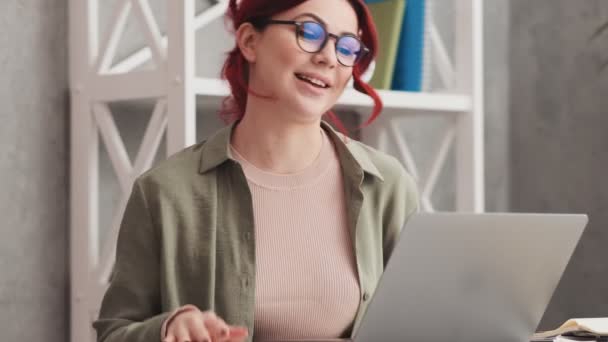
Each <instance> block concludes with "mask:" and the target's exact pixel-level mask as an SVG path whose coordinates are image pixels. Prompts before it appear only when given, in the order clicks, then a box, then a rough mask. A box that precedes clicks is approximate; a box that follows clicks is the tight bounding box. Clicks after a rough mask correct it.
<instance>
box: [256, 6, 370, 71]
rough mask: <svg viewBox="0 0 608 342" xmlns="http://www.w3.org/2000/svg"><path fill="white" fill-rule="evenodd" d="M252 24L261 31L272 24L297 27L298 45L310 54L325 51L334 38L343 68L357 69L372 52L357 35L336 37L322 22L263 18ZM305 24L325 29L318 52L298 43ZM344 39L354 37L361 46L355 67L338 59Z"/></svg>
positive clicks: (349, 34)
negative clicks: (341, 40) (339, 42)
mask: <svg viewBox="0 0 608 342" xmlns="http://www.w3.org/2000/svg"><path fill="white" fill-rule="evenodd" d="M251 23H252V24H253V25H254V26H255V27H257V28H259V29H261V28H263V27H264V26H266V25H270V24H285V25H294V26H296V31H295V34H296V42H297V43H298V46H299V47H300V49H302V51H304V52H308V53H319V52H321V51H323V49H324V48H325V46H326V45H327V42H328V41H329V38H334V41H335V43H334V47H335V51H336V60H337V61H338V63H340V65H343V66H345V67H349V68H352V67H355V66H356V65H357V64H358V63H359V62H360V61H361V59H363V57H365V56H366V55H367V54H368V53H369V52H370V50H369V49H368V48H367V46H365V44H363V41H361V39H359V37H358V36H357V35H355V34H352V33H344V34H342V35H339V36H338V35H335V34H333V33H331V32H329V31H328V30H327V28H326V27H325V25H324V24H323V23H320V22H318V21H314V20H276V19H268V18H262V19H259V20H253V21H251ZM305 23H315V24H317V25H319V26H321V27H322V28H323V30H324V31H325V33H326V35H325V39H324V40H323V43H322V44H321V46H320V47H319V50H318V51H314V52H310V51H306V50H304V48H302V46H301V45H300V43H299V42H298V39H299V38H300V37H299V33H298V32H299V30H300V27H301V26H302V25H304V24H305ZM342 37H352V38H355V39H356V40H357V41H359V43H360V44H361V50H360V52H359V54H358V55H357V57H356V60H355V62H354V64H353V65H347V64H344V63H342V62H341V61H340V58H339V57H338V40H340V38H342Z"/></svg>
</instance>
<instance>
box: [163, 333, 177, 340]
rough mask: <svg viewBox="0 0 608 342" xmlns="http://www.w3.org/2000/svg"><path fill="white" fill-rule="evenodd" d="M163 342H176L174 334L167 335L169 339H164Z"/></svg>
mask: <svg viewBox="0 0 608 342" xmlns="http://www.w3.org/2000/svg"><path fill="white" fill-rule="evenodd" d="M163 342H176V341H175V336H173V335H172V334H169V335H167V337H165V338H164V339H163Z"/></svg>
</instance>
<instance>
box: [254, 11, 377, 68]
mask: <svg viewBox="0 0 608 342" xmlns="http://www.w3.org/2000/svg"><path fill="white" fill-rule="evenodd" d="M269 24H286V25H295V26H296V41H297V42H298V46H300V48H301V49H302V50H304V51H306V52H309V53H317V52H319V51H321V50H323V48H324V47H325V45H326V44H327V41H328V40H329V38H330V37H332V38H334V39H335V41H336V44H335V45H336V57H337V59H338V62H339V63H340V64H342V65H344V66H347V67H352V66H355V65H356V64H357V62H359V61H360V60H361V58H362V57H363V56H365V55H366V54H367V53H369V49H368V48H367V47H365V45H363V42H361V40H359V38H357V36H355V35H354V34H352V33H345V34H343V35H340V36H337V35H335V34H333V33H329V32H327V30H326V29H325V27H324V26H323V25H322V24H320V23H318V22H316V21H295V20H273V19H262V20H260V21H258V22H256V23H254V25H255V26H256V27H258V28H262V27H263V26H266V25H269Z"/></svg>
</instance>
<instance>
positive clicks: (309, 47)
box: [298, 21, 326, 52]
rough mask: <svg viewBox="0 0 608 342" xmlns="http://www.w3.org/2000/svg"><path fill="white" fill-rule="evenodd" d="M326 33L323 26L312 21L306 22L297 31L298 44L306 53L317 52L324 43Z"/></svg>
mask: <svg viewBox="0 0 608 342" xmlns="http://www.w3.org/2000/svg"><path fill="white" fill-rule="evenodd" d="M325 36H326V32H325V29H324V28H323V26H321V25H320V24H319V23H315V22H313V21H306V22H304V23H302V25H301V26H300V30H299V31H298V43H299V44H300V47H301V48H302V49H303V50H304V51H307V52H318V51H319V50H321V46H322V45H323V42H324V41H325Z"/></svg>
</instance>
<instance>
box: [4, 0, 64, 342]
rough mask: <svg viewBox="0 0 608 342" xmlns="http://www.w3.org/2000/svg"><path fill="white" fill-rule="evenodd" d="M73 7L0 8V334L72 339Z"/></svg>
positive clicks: (58, 3)
mask: <svg viewBox="0 0 608 342" xmlns="http://www.w3.org/2000/svg"><path fill="white" fill-rule="evenodd" d="M66 16H67V1H66V0H29V1H27V2H26V1H11V0H9V1H6V0H5V1H0V28H1V29H2V34H0V71H1V72H2V80H1V81H0V103H2V107H0V122H1V123H0V146H1V147H0V148H1V151H2V152H0V189H1V195H0V217H2V219H0V274H1V276H0V331H2V338H1V339H2V340H3V341H54V342H55V341H56V342H60V341H66V340H67V336H68V313H69V308H68V286H69V285H68V284H69V273H68V272H69V271H68V269H69V266H68V234H69V233H68V232H69V231H68V208H67V205H68V170H69V168H68V158H69V157H68V132H69V130H68V102H67V87H68V85H67V53H66V48H67V42H66V37H67V24H66V22H67V17H66Z"/></svg>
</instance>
